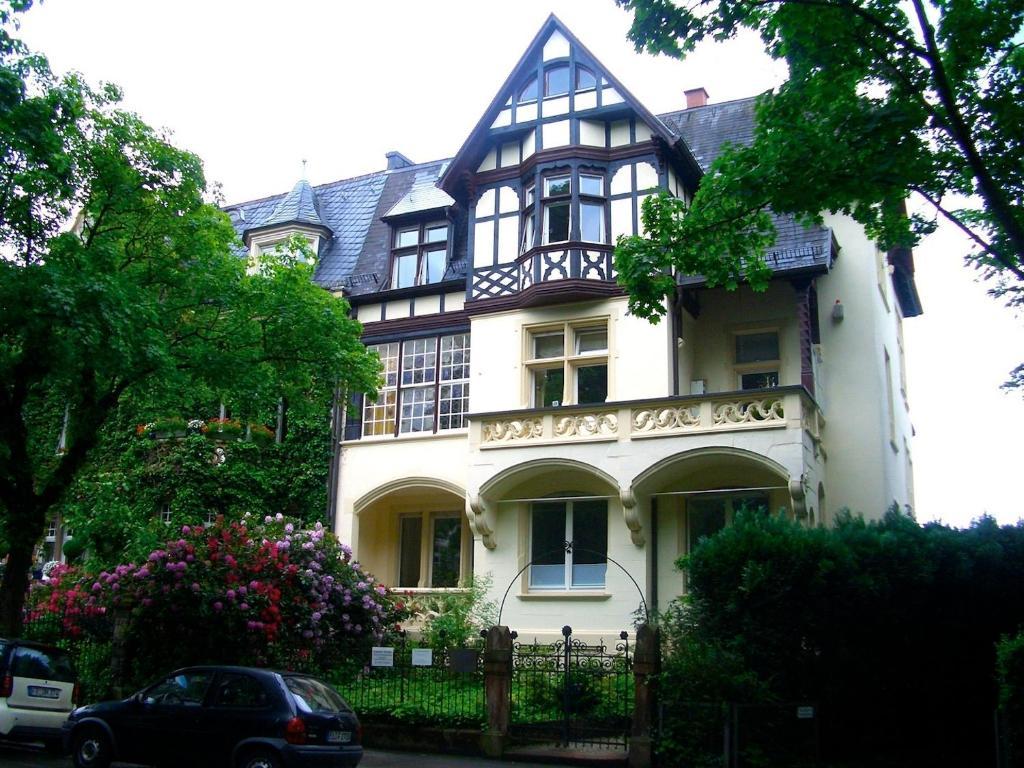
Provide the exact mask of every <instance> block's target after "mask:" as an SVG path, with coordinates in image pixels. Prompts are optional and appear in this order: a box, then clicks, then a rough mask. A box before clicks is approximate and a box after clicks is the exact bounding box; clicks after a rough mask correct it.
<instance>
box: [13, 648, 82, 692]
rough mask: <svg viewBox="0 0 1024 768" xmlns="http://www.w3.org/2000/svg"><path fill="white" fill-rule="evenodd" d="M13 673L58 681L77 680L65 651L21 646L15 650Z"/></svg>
mask: <svg viewBox="0 0 1024 768" xmlns="http://www.w3.org/2000/svg"><path fill="white" fill-rule="evenodd" d="M11 674H12V675H14V676H15V677H31V678H34V679H37V680H51V681H53V682H58V683H73V682H75V668H74V667H72V666H71V659H70V658H69V657H68V655H67V654H66V653H65V652H64V651H58V650H56V649H50V650H43V649H41V648H29V647H27V646H20V647H18V648H16V649H15V651H14V659H13V661H12V662H11Z"/></svg>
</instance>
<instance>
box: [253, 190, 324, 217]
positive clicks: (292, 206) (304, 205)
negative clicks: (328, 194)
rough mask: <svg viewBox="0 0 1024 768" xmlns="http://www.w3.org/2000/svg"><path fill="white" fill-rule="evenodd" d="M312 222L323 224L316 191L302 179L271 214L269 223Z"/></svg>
mask: <svg viewBox="0 0 1024 768" xmlns="http://www.w3.org/2000/svg"><path fill="white" fill-rule="evenodd" d="M292 222H295V223H297V224H312V225H314V226H323V225H324V223H323V221H322V220H321V218H320V211H319V209H318V205H317V199H316V193H315V192H314V191H313V188H312V187H311V186H309V182H308V181H306V180H305V179H302V180H300V181H299V182H298V183H297V184H296V185H295V186H294V187H293V188H292V191H291V192H289V193H288V194H287V195H285V196H284V198H282V199H281V202H280V203H278V206H277V208H276V209H275V210H274V212H273V213H272V214H271V215H270V218H269V219H268V220H267V224H289V223H292Z"/></svg>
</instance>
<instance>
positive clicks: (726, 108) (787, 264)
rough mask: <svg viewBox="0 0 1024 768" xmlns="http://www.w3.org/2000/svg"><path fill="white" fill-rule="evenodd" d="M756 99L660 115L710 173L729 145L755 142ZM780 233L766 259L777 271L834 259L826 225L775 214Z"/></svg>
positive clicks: (689, 279)
mask: <svg viewBox="0 0 1024 768" xmlns="http://www.w3.org/2000/svg"><path fill="white" fill-rule="evenodd" d="M756 102H757V97H756V96H751V97H749V98H746V99H737V100H735V101H726V102H723V103H721V104H708V105H707V106H704V107H693V108H691V109H683V110H679V111H678V112H668V113H666V114H663V115H658V118H659V119H660V120H661V121H662V122H663V123H664V124H665V125H667V126H668V128H669V130H671V131H673V132H674V133H677V134H679V136H680V137H681V138H682V139H683V141H685V142H686V144H687V146H689V147H690V151H691V152H692V153H693V156H694V158H696V160H697V162H698V163H700V166H701V169H702V170H704V171H707V169H708V167H709V166H710V165H711V163H712V161H714V159H715V158H716V157H718V155H719V153H720V152H721V151H722V149H724V147H725V146H726V145H728V144H734V145H736V146H747V145H749V144H750V143H751V142H752V141H753V140H754V107H755V104H756ZM772 223H773V224H774V225H775V231H776V233H777V235H776V238H775V244H774V245H773V246H772V247H771V248H769V249H768V251H767V253H766V254H765V260H766V261H767V262H768V266H769V267H771V268H772V269H773V270H774V271H776V272H780V271H789V270H798V269H815V268H821V267H827V266H828V265H829V264H830V261H831V257H832V232H831V230H829V229H828V228H827V227H823V226H818V225H814V226H810V227H807V226H803V225H801V224H799V223H798V222H797V221H796V219H794V218H793V217H792V216H789V215H778V214H772ZM681 282H684V283H699V282H702V279H701V278H699V277H686V278H682V279H681Z"/></svg>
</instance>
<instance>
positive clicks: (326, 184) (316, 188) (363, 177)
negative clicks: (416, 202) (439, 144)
mask: <svg viewBox="0 0 1024 768" xmlns="http://www.w3.org/2000/svg"><path fill="white" fill-rule="evenodd" d="M451 160H452V159H451V158H450V157H442V158H438V159H437V160H427V161H426V162H422V163H416V164H414V165H407V166H405V167H404V168H391V169H388V168H384V169H382V170H379V171H370V172H368V173H362V174H360V175H358V176H349V177H348V178H345V179H335V180H334V181H325V182H324V183H323V184H317V185H315V186H314V185H312V184H310V188H311V189H312V190H313V192H319V191H320V190H321V189H327V188H328V187H334V186H337V185H339V184H349V183H351V182H353V181H364V180H366V179H369V178H372V177H374V176H387V175H388V174H392V173H400V172H402V171H411V170H414V169H417V168H420V167H422V166H427V165H436V164H438V163H450V162H451ZM307 183H309V182H308V181H307ZM288 194H289V192H278V193H277V194H275V195H265V196H264V197H255V198H253V199H251V200H240V201H239V202H237V203H228V204H227V205H225V206H223V207H222V208H221V210H224V211H228V210H232V209H235V208H241V207H242V206H243V205H254V204H256V203H266V202H268V201H270V200H275V199H277V198H279V197H286V196H287V195H288Z"/></svg>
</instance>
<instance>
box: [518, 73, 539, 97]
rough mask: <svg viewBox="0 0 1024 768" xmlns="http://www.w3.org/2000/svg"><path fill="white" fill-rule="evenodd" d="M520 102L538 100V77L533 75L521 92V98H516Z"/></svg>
mask: <svg viewBox="0 0 1024 768" xmlns="http://www.w3.org/2000/svg"><path fill="white" fill-rule="evenodd" d="M516 100H517V101H518V102H519V103H520V104H523V103H526V102H530V101H536V100H537V78H536V77H531V78H530V80H529V82H527V83H526V85H525V86H524V87H523V90H521V91H520V92H519V98H518V99H516Z"/></svg>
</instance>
